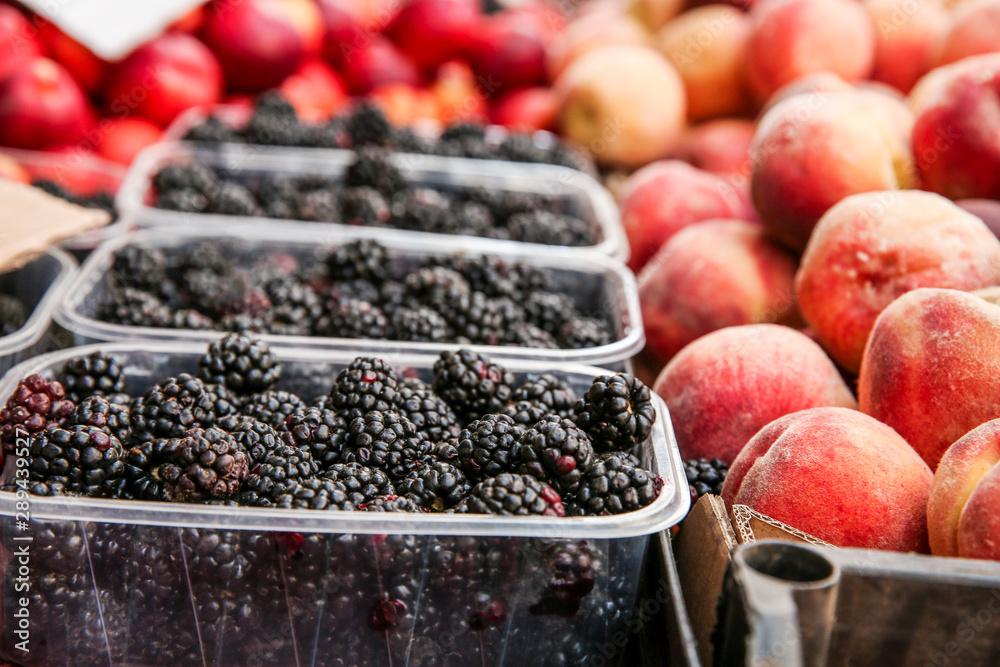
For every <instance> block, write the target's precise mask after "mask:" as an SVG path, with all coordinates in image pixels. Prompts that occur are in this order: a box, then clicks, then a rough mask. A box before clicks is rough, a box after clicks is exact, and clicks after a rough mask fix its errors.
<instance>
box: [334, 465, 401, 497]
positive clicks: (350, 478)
mask: <svg viewBox="0 0 1000 667" xmlns="http://www.w3.org/2000/svg"><path fill="white" fill-rule="evenodd" d="M323 476H324V477H325V478H326V479H329V480H330V481H331V482H338V483H340V484H341V485H343V487H344V490H345V492H346V493H347V498H348V500H350V501H351V502H352V503H354V505H355V506H361V505H363V504H364V503H366V502H368V501H371V500H374V499H375V498H378V497H379V496H386V495H393V494H395V493H396V489H395V488H393V485H392V482H390V481H389V476H388V475H386V474H385V473H384V472H382V471H381V470H377V469H375V468H369V467H368V466H364V465H361V464H360V463H337V464H334V465H332V466H330V467H329V468H327V469H326V470H325V471H324V472H323Z"/></svg>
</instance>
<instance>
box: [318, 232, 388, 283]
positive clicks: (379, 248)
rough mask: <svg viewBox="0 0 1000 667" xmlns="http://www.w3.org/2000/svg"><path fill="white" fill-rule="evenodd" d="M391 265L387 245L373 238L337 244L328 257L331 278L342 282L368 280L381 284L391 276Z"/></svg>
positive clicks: (327, 265)
mask: <svg viewBox="0 0 1000 667" xmlns="http://www.w3.org/2000/svg"><path fill="white" fill-rule="evenodd" d="M391 266H392V261H391V260H390V258H389V253H388V251H387V250H386V249H385V246H383V245H382V244H381V243H379V242H378V241H375V240H373V239H358V240H356V241H351V242H350V243H345V244H343V245H340V246H337V247H336V248H333V249H332V250H331V251H330V254H329V255H327V257H326V268H327V271H328V272H329V276H330V279H331V280H335V281H340V282H347V281H350V280H367V281H369V282H371V283H373V284H375V285H379V284H381V283H382V282H383V281H385V280H387V279H388V278H389V273H390V269H391Z"/></svg>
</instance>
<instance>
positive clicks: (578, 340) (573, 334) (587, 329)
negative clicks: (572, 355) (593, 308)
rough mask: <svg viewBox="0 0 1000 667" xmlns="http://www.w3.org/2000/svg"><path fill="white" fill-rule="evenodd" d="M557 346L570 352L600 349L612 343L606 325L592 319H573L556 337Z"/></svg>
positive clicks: (601, 321)
mask: <svg viewBox="0 0 1000 667" xmlns="http://www.w3.org/2000/svg"><path fill="white" fill-rule="evenodd" d="M556 340H557V341H559V345H560V346H562V347H564V348H569V349H571V350H580V349H583V348H585V347H600V346H602V345H609V344H611V342H612V341H613V337H612V334H611V332H610V331H608V326H607V323H606V322H604V321H603V320H599V319H596V318H593V317H574V318H572V319H571V320H569V321H568V322H566V324H564V325H563V326H562V328H561V329H560V330H559V333H558V335H556Z"/></svg>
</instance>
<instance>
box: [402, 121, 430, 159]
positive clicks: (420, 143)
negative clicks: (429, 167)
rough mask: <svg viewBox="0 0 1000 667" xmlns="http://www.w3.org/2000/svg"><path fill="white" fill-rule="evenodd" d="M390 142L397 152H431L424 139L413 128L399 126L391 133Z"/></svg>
mask: <svg viewBox="0 0 1000 667" xmlns="http://www.w3.org/2000/svg"><path fill="white" fill-rule="evenodd" d="M392 142H393V145H394V146H395V147H396V151H397V152H398V153H418V154H424V153H429V152H431V147H430V146H429V145H428V144H427V142H426V141H424V140H423V139H422V138H421V137H420V136H419V135H417V133H416V132H414V131H413V128H410V127H399V128H396V129H395V130H394V131H393V133H392Z"/></svg>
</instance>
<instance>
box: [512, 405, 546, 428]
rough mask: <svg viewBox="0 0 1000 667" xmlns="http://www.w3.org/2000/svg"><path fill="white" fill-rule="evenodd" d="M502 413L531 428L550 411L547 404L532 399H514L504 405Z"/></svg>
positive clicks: (516, 422)
mask: <svg viewBox="0 0 1000 667" xmlns="http://www.w3.org/2000/svg"><path fill="white" fill-rule="evenodd" d="M503 414H505V415H507V416H508V417H510V418H511V419H513V420H514V423H515V424H519V425H521V426H523V427H524V428H531V427H532V426H534V425H535V424H537V423H538V422H539V421H541V420H542V419H545V418H546V417H548V416H549V415H550V414H553V413H552V410H550V409H549V407H548V406H547V405H544V404H542V403H534V402H532V401H515V402H513V403H508V404H507V405H506V406H504V409H503Z"/></svg>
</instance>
